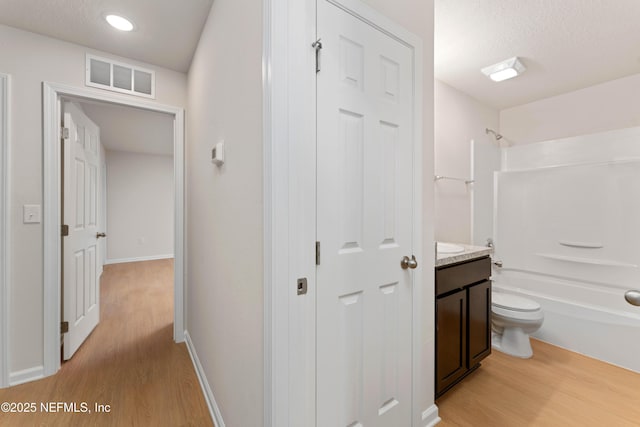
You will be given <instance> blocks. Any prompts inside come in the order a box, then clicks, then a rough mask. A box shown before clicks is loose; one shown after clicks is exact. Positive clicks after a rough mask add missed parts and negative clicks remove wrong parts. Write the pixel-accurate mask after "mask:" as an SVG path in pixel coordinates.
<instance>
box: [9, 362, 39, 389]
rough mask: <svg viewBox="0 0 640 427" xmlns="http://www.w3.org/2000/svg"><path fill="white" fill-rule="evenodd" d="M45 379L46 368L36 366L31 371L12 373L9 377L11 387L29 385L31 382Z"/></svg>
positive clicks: (24, 370)
mask: <svg viewBox="0 0 640 427" xmlns="http://www.w3.org/2000/svg"><path fill="white" fill-rule="evenodd" d="M43 377H44V366H42V365H40V366H35V367H33V368H29V369H23V370H21V371H17V372H12V373H11V375H10V376H9V385H10V386H14V385H19V384H24V383H28V382H30V381H35V380H39V379H41V378H43Z"/></svg>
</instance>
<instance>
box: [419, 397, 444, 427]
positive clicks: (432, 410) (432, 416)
mask: <svg viewBox="0 0 640 427" xmlns="http://www.w3.org/2000/svg"><path fill="white" fill-rule="evenodd" d="M440 421H442V420H441V419H440V417H439V416H438V407H437V406H436V405H435V403H434V404H433V405H431V406H430V407H429V408H428V409H427V410H426V411H424V412H423V413H422V425H423V426H424V427H433V426H435V425H436V424H438V423H439V422H440Z"/></svg>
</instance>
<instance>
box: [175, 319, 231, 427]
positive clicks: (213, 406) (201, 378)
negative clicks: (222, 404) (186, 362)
mask: <svg viewBox="0 0 640 427" xmlns="http://www.w3.org/2000/svg"><path fill="white" fill-rule="evenodd" d="M184 341H185V343H186V344H187V350H188V351H189V356H190V357H191V362H192V363H193V367H194V369H195V371H196V376H197V377H198V382H199V383H200V388H202V394H203V395H204V400H205V401H206V402H207V406H208V407H209V413H210V414H211V419H212V420H213V423H214V424H215V426H216V427H225V425H224V420H223V419H222V413H221V412H220V408H219V407H218V404H217V403H216V399H215V397H214V396H213V391H212V390H211V387H210V386H209V381H207V375H206V374H205V373H204V369H203V368H202V365H201V364H200V359H198V353H196V348H195V347H194V345H193V341H191V336H190V335H189V332H188V331H184Z"/></svg>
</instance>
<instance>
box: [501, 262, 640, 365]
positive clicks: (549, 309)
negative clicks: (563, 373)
mask: <svg viewBox="0 0 640 427" xmlns="http://www.w3.org/2000/svg"><path fill="white" fill-rule="evenodd" d="M492 279H493V289H494V292H505V293H510V294H514V295H520V296H523V297H526V298H530V299H533V300H535V301H537V302H538V303H539V304H540V305H541V306H542V310H543V311H544V323H543V325H542V327H541V328H540V330H539V331H538V332H536V333H535V334H533V336H534V337H535V338H537V339H540V340H542V341H545V342H548V343H551V344H554V345H557V346H559V347H563V348H566V349H568V350H571V351H575V352H577V353H581V354H584V355H587V356H589V357H593V358H595V359H599V360H602V361H605V362H608V363H611V364H613V365H617V366H621V367H623V368H626V369H630V370H632V371H635V372H638V373H640V314H638V313H639V310H638V307H633V306H630V305H628V304H627V303H626V302H624V298H623V297H622V296H621V295H622V294H623V292H622V291H621V290H618V289H616V288H615V287H608V288H604V287H602V286H594V285H593V284H589V283H580V282H575V281H569V280H565V279H560V278H557V277H553V276H545V275H541V274H535V273H524V272H515V271H494V274H493V277H492ZM534 357H535V356H534Z"/></svg>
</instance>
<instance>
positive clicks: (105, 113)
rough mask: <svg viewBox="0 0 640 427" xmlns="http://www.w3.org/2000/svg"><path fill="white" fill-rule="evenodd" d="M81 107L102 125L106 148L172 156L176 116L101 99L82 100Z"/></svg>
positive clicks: (101, 133)
mask: <svg viewBox="0 0 640 427" xmlns="http://www.w3.org/2000/svg"><path fill="white" fill-rule="evenodd" d="M81 105H82V109H83V110H84V112H85V114H86V115H87V116H89V118H90V119H91V120H93V122H94V123H95V124H97V125H98V126H99V127H100V141H101V142H102V144H103V145H104V148H105V149H107V150H117V151H129V152H134V153H147V154H163V155H173V116H172V115H169V114H164V113H159V112H153V111H147V110H141V109H139V108H132V107H125V106H121V105H112V104H106V103H98V102H87V101H83V102H81Z"/></svg>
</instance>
